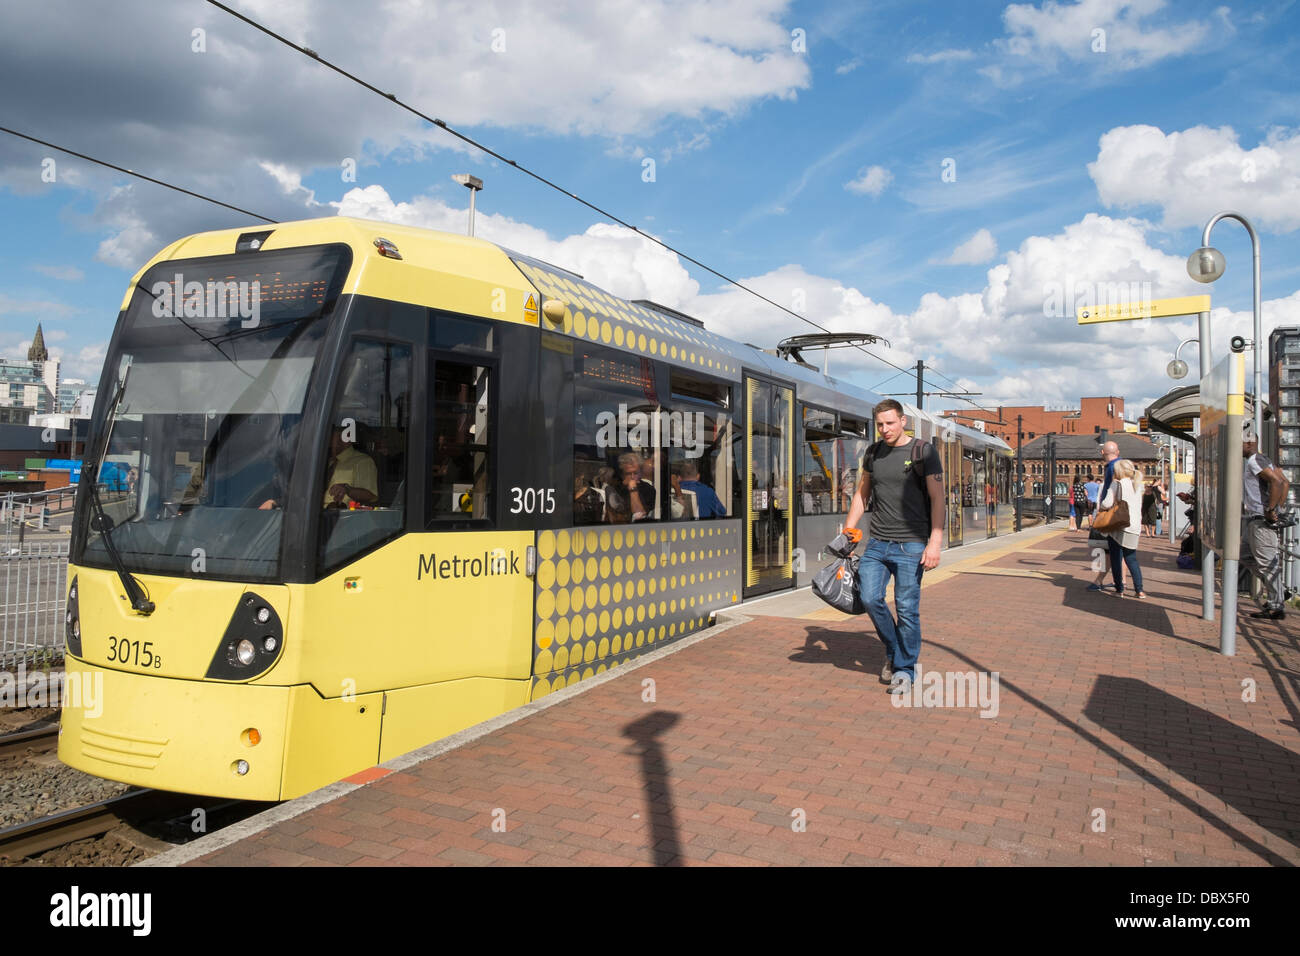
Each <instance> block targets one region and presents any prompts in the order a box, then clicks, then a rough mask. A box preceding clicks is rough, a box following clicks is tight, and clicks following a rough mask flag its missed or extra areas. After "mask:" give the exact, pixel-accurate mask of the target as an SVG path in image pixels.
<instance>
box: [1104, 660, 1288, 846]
mask: <svg viewBox="0 0 1300 956" xmlns="http://www.w3.org/2000/svg"><path fill="white" fill-rule="evenodd" d="M1083 713H1084V716H1086V717H1087V718H1088V719H1089V720H1091V721H1093V722H1094V723H1095V724H1096V725H1097V726H1098V727H1101V728H1102V729H1104V730H1106V731H1108V732H1109V733H1112V734H1114V735H1115V736H1116V737H1118V738H1119V739H1120V740H1122V741H1124V742H1125V743H1126V744H1128V745H1129V746H1130V747H1132V748H1134V749H1135V750H1138V751H1141V752H1142V753H1143V754H1145V755H1146V756H1148V757H1151V758H1153V759H1155V760H1157V761H1159V762H1160V763H1161V764H1163V765H1164V766H1165V767H1166V768H1167V769H1168V770H1170V771H1172V772H1173V773H1175V774H1177V775H1178V776H1180V777H1182V778H1183V779H1185V780H1188V781H1190V782H1191V783H1192V784H1193V785H1194V786H1196V787H1199V788H1200V789H1201V790H1204V791H1205V792H1207V793H1209V794H1212V795H1213V796H1214V797H1216V798H1218V799H1219V800H1222V801H1223V802H1224V803H1226V804H1228V805H1229V806H1231V807H1233V808H1234V809H1236V810H1237V811H1238V812H1240V813H1241V814H1243V815H1244V816H1246V817H1248V818H1249V819H1250V820H1252V821H1253V822H1254V823H1255V824H1257V825H1258V826H1260V827H1262V828H1263V829H1265V830H1268V831H1269V832H1270V833H1272V834H1273V835H1275V836H1277V837H1278V838H1280V839H1282V840H1285V841H1286V842H1288V843H1290V844H1292V845H1293V846H1297V847H1300V822H1297V820H1296V817H1295V815H1294V814H1292V813H1290V812H1289V811H1290V808H1291V806H1292V804H1293V802H1294V801H1293V798H1294V794H1295V793H1296V792H1297V791H1298V790H1300V754H1297V753H1295V752H1294V751H1292V750H1288V749H1287V748H1286V747H1283V746H1281V745H1280V744H1276V743H1274V742H1273V741H1271V740H1268V739H1266V738H1264V737H1261V736H1260V735H1259V734H1256V733H1254V732H1252V731H1249V730H1246V729H1245V728H1242V727H1239V726H1237V725H1236V724H1234V723H1233V722H1232V721H1230V720H1225V719H1224V718H1222V717H1220V716H1219V715H1218V714H1214V713H1211V712H1210V711H1208V710H1205V709H1203V708H1201V707H1197V706H1196V705H1194V704H1190V703H1188V702H1187V701H1185V700H1182V699H1181V698H1178V697H1175V696H1173V695H1172V694H1169V693H1166V692H1165V691H1163V690H1161V689H1160V688H1159V687H1154V686H1152V685H1151V684H1148V683H1146V682H1145V681H1142V680H1138V679H1136V678H1132V677H1117V676H1114V675H1111V674H1102V675H1100V676H1098V678H1097V681H1096V683H1095V684H1094V685H1093V688H1092V693H1091V694H1090V695H1089V697H1088V703H1087V705H1086V706H1085V707H1084V711H1083ZM1196 812H1197V815H1198V816H1200V818H1201V819H1202V820H1204V821H1205V823H1206V824H1207V825H1209V826H1213V827H1215V828H1216V829H1219V830H1220V831H1222V832H1224V833H1226V834H1227V835H1228V836H1231V837H1233V838H1234V839H1237V840H1241V835H1240V834H1238V833H1237V832H1235V830H1234V829H1232V828H1231V827H1228V826H1225V824H1224V821H1222V820H1221V819H1219V818H1218V817H1217V816H1216V815H1215V814H1213V813H1211V812H1209V811H1208V810H1206V809H1205V808H1204V807H1201V806H1199V805H1197V806H1196ZM1266 859H1268V860H1269V862H1272V863H1275V864H1276V863H1282V864H1283V865H1285V864H1286V863H1287V861H1286V860H1284V859H1280V858H1279V857H1278V855H1277V854H1276V853H1273V852H1271V851H1269V852H1267V854H1266Z"/></svg>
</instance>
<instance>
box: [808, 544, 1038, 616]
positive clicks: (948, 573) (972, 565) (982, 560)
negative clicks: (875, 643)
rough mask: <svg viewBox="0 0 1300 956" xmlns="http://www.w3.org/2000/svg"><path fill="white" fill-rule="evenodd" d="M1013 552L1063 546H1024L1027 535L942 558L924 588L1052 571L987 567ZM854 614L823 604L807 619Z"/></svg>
mask: <svg viewBox="0 0 1300 956" xmlns="http://www.w3.org/2000/svg"><path fill="white" fill-rule="evenodd" d="M1061 530H1062V529H1060V528H1052V529H1050V530H1049V529H1044V530H1043V532H1042V535H1041V537H1048V536H1049V535H1054V534H1060V533H1061ZM950 554H951V552H947V551H945V552H944V555H943V556H944V558H948V556H949V555H950ZM1009 554H1053V555H1055V554H1060V549H1059V548H1056V549H1039V548H1026V547H1024V543H1023V539H1021V540H1020V541H1013V542H1008V543H1007V544H1004V545H1002V546H1000V547H997V548H993V549H992V550H989V551H983V552H981V553H980V554H976V555H972V556H970V557H969V558H959V559H957V560H956V561H941V562H940V564H939V567H938V568H936V569H935V570H933V571H927V572H926V573H925V576H924V577H923V578H921V588H922V590H924V589H925V588H928V587H931V586H933V585H935V584H939V583H941V582H943V581H947V580H948V579H949V578H951V577H952V576H953V575H954V574H1001V575H1007V576H1011V577H1024V578H1045V577H1047V576H1048V575H1047V574H1045V573H1044V572H1042V571H1025V570H1021V569H1019V568H985V567H984V565H986V564H991V563H992V562H994V561H996V560H998V559H999V558H1005V557H1006V556H1007V555H1009ZM893 599H894V585H893V583H892V582H891V583H890V585H889V587H888V588H886V589H885V600H887V601H892V600H893ZM852 617H853V615H852V614H844V613H842V612H840V611H837V610H835V608H833V607H826V608H821V609H819V610H816V611H813V612H811V613H809V614H804V615H803V619H804V620H810V621H847V620H850V619H851V618H852Z"/></svg>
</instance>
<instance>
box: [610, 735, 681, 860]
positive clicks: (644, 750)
mask: <svg viewBox="0 0 1300 956" xmlns="http://www.w3.org/2000/svg"><path fill="white" fill-rule="evenodd" d="M680 719H681V718H680V717H679V716H678V715H677V714H675V713H672V712H671V711H666V710H656V711H653V712H652V713H649V714H646V715H645V716H644V717H642V718H641V719H640V720H634V721H633V722H632V723H630V724H627V725H626V726H625V727H624V728H623V736H624V737H630V738H631V739H632V740H633V742H634V743H635V744H636V747H637V753H638V755H639V756H640V758H641V780H642V788H643V789H644V790H645V802H646V815H647V816H648V817H649V820H650V841H651V850H652V851H653V852H654V864H655V866H681V865H682V846H681V841H680V840H679V839H678V836H677V821H676V819H675V817H674V814H673V795H672V787H671V785H670V784H669V771H668V761H667V759H666V758H665V757H664V749H663V745H662V744H660V742H659V735H660V734H662V733H664V731H666V730H669V729H671V728H672V727H673V725H675V724H676V723H677V721H678V720H680Z"/></svg>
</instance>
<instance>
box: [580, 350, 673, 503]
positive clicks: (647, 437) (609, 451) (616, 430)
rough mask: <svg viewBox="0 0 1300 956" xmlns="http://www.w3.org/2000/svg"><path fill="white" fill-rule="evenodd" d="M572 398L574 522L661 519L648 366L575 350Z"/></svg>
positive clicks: (653, 388)
mask: <svg viewBox="0 0 1300 956" xmlns="http://www.w3.org/2000/svg"><path fill="white" fill-rule="evenodd" d="M574 358H575V363H574V365H575V369H574V374H575V383H574V394H573V426H574V437H573V523H574V524H576V525H589V524H631V523H632V522H634V521H635V522H642V521H656V520H658V519H659V518H660V516H661V514H663V513H664V508H665V504H664V497H665V496H664V495H663V493H662V492H663V479H662V477H661V472H662V470H663V465H664V460H663V455H662V453H661V448H660V446H659V444H658V439H659V421H658V411H659V385H658V376H657V373H656V368H655V366H654V364H653V363H652V362H651V361H650V360H649V359H647V358H638V357H636V356H632V355H627V354H624V353H621V352H615V351H613V350H607V349H601V348H598V347H595V346H591V347H587V348H582V349H580V350H578V352H577V354H576V355H575V356H574Z"/></svg>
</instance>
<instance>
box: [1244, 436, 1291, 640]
mask: <svg viewBox="0 0 1300 956" xmlns="http://www.w3.org/2000/svg"><path fill="white" fill-rule="evenodd" d="M1241 454H1242V457H1243V459H1244V460H1243V461H1242V463H1241V469H1242V471H1241V508H1242V512H1243V513H1242V516H1241V563H1242V564H1243V565H1245V566H1247V567H1248V568H1250V569H1251V570H1252V571H1254V572H1255V574H1256V576H1257V577H1258V578H1259V579H1260V581H1261V582H1262V583H1263V584H1264V587H1265V590H1266V592H1267V594H1268V597H1267V598H1266V599H1265V602H1264V609H1263V610H1262V611H1256V612H1255V613H1254V614H1252V615H1251V617H1260V618H1267V619H1269V620H1271V621H1280V620H1281V619H1282V618H1284V617H1286V599H1285V597H1284V595H1283V591H1282V586H1283V581H1282V564H1281V562H1280V561H1279V560H1278V540H1277V532H1276V531H1275V530H1273V528H1271V527H1270V525H1272V524H1273V523H1275V522H1276V521H1277V509H1278V508H1279V507H1281V506H1282V504H1283V503H1284V502H1285V501H1286V496H1287V492H1288V491H1289V490H1290V489H1291V483H1290V482H1289V481H1287V479H1286V475H1284V474H1283V473H1282V469H1280V468H1278V467H1277V465H1275V464H1273V462H1272V461H1270V460H1269V459H1268V458H1266V457H1265V456H1264V455H1261V454H1259V444H1258V442H1257V441H1256V440H1255V435H1254V429H1253V428H1251V427H1248V428H1247V429H1246V434H1245V437H1244V439H1243V440H1242V443H1241Z"/></svg>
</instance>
